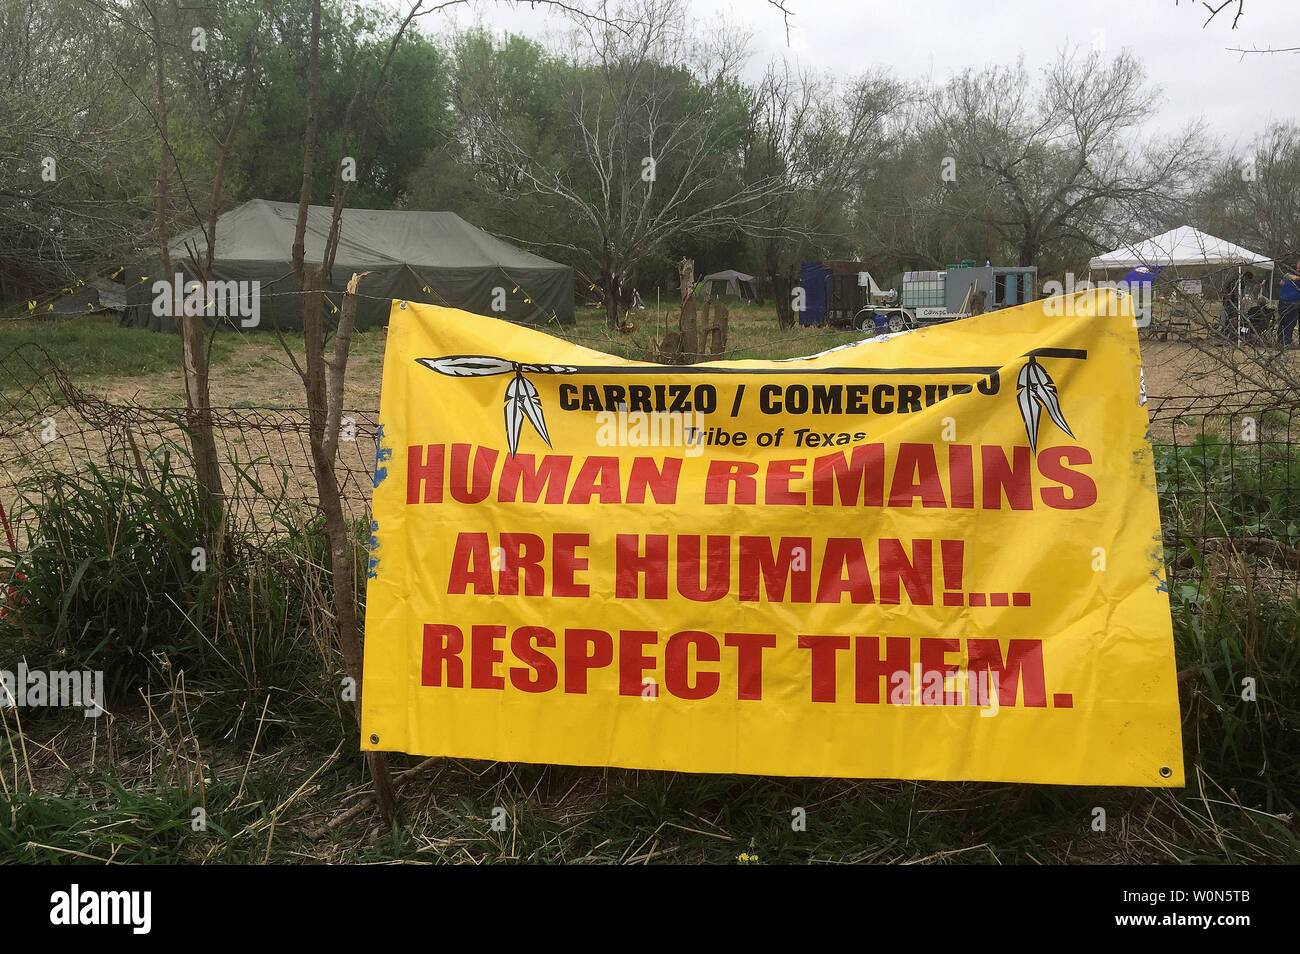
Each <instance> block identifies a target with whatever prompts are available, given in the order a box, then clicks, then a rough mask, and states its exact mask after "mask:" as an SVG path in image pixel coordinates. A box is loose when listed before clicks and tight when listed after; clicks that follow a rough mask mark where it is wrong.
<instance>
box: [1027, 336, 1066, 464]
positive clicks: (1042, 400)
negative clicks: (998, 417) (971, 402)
mask: <svg viewBox="0 0 1300 954" xmlns="http://www.w3.org/2000/svg"><path fill="white" fill-rule="evenodd" d="M1016 387H1017V388H1018V389H1019V390H1018V392H1017V393H1016V401H1017V402H1018V403H1019V404H1020V416H1021V417H1023V418H1024V419H1025V432H1026V433H1027V434H1028V435H1029V447H1030V448H1031V449H1032V450H1033V452H1034V453H1035V454H1037V453H1038V418H1039V416H1040V415H1041V413H1042V410H1041V409H1042V408H1047V413H1048V414H1050V415H1051V416H1052V420H1053V421H1055V422H1056V426H1057V427H1059V428H1060V429H1061V430H1063V431H1065V433H1067V434H1069V435H1070V436H1071V437H1073V436H1074V433H1073V432H1072V431H1071V430H1070V425H1069V424H1066V423H1065V415H1063V414H1062V413H1061V402H1060V400H1059V398H1058V397H1057V395H1056V385H1055V384H1053V383H1052V376H1051V375H1050V374H1048V373H1047V371H1046V369H1044V368H1043V366H1042V365H1041V364H1039V363H1038V360H1037V359H1036V358H1034V357H1033V356H1032V355H1031V356H1030V358H1029V361H1028V362H1027V363H1026V364H1025V366H1024V367H1023V368H1021V369H1020V376H1019V377H1018V378H1017V379H1016Z"/></svg>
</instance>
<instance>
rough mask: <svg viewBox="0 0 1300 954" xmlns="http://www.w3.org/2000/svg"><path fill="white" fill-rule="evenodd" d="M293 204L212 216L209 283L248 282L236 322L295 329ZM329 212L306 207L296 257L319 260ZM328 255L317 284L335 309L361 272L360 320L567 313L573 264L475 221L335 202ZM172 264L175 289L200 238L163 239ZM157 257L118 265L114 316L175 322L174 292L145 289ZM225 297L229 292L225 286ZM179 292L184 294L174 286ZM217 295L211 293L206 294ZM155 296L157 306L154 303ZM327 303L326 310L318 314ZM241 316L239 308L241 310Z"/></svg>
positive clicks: (552, 317) (161, 324) (153, 279)
mask: <svg viewBox="0 0 1300 954" xmlns="http://www.w3.org/2000/svg"><path fill="white" fill-rule="evenodd" d="M297 214H298V207H297V205H296V204H295V203H292V202H269V201H266V200H264V199H254V200H253V201H251V202H245V203H244V204H243V205H241V206H239V207H237V208H235V209H232V210H231V211H229V212H227V213H226V214H225V215H222V216H220V217H219V218H218V219H217V248H216V255H215V257H214V261H213V267H212V272H213V275H212V280H213V282H214V283H223V284H227V285H228V283H230V282H247V283H249V285H248V286H245V287H242V288H240V289H239V294H241V295H242V296H243V298H242V301H244V302H245V304H247V303H248V302H249V301H251V290H252V289H251V283H252V282H254V281H256V282H258V283H259V286H258V291H259V293H260V294H259V295H258V310H259V315H258V321H257V323H256V325H255V326H254V325H252V324H251V323H250V322H249V321H242V322H238V323H240V324H242V325H243V326H244V327H246V328H247V327H256V328H258V329H274V328H276V327H279V328H285V329H294V328H300V327H302V319H301V311H300V307H299V296H298V295H297V294H296V292H297V283H296V282H295V281H294V277H293V269H292V264H291V257H290V256H291V252H292V248H293V235H294V226H295V222H296V219H297ZM332 214H333V209H331V208H329V207H327V206H321V205H313V206H310V207H309V210H308V215H307V234H306V261H307V263H308V264H319V263H320V261H321V257H322V255H323V253H324V248H325V241H326V239H327V237H328V235H329V228H330V219H331V216H332ZM339 234H340V238H339V244H338V252H337V253H336V255H335V257H334V268H333V273H332V275H331V276H330V278H329V280H328V282H327V288H328V289H329V291H330V294H329V295H328V297H329V299H330V300H331V301H333V302H334V304H335V306H337V304H338V301H339V297H340V294H341V292H342V291H343V288H344V286H345V285H346V284H347V281H348V279H349V278H351V277H352V273H353V272H364V271H369V272H371V273H372V274H370V275H367V276H366V277H365V278H364V279H363V280H362V283H361V287H360V292H361V295H362V297H361V299H360V302H359V305H358V308H357V324H358V326H359V327H363V328H364V327H366V326H368V325H371V324H374V323H383V322H385V321H386V320H387V318H388V304H387V301H386V299H392V298H401V299H407V300H410V301H420V302H429V303H431V304H435V305H447V306H450V307H453V308H461V309H464V310H466V311H472V312H477V313H478V314H481V315H489V316H492V317H498V318H507V319H509V320H511V321H519V322H526V323H529V324H554V323H557V322H562V323H566V324H567V323H569V322H571V321H572V320H573V270H572V269H571V268H570V267H569V266H567V265H561V264H559V263H557V262H552V261H550V260H548V259H545V258H542V257H541V256H539V255H534V254H532V253H531V252H526V251H524V250H522V249H519V248H516V247H515V246H513V245H511V244H509V243H508V242H503V241H502V240H501V239H498V238H494V237H493V236H491V235H489V234H488V233H487V232H484V231H483V230H482V229H479V228H475V227H474V226H472V225H470V224H469V223H468V222H466V221H465V220H464V219H462V218H461V217H460V216H458V215H456V214H455V213H453V212H389V211H380V210H372V209H344V210H343V218H342V223H341V228H340V233H339ZM170 248H171V258H172V271H173V273H175V272H182V273H183V274H184V278H183V280H182V285H183V287H186V288H188V286H187V285H185V283H186V282H189V281H191V280H193V279H195V278H197V277H198V273H197V271H196V269H195V268H194V266H193V264H192V259H193V258H198V259H200V260H201V259H202V257H203V255H204V251H205V249H206V245H205V243H204V239H203V233H202V232H201V231H199V230H197V229H195V230H192V231H190V232H187V233H185V234H183V235H179V236H177V237H175V238H174V239H172V241H171V243H170ZM161 272H162V267H161V265H160V264H159V262H158V258H157V256H154V257H153V259H152V261H144V262H138V263H136V264H134V265H130V266H128V267H127V270H126V275H125V279H126V289H127V308H126V312H125V314H124V315H123V319H122V320H123V323H124V324H127V325H131V326H133V327H137V328H149V329H152V330H154V331H171V330H173V329H174V327H175V322H174V319H173V318H172V317H171V315H172V314H173V313H174V306H172V307H171V308H169V307H168V306H169V305H171V303H172V302H173V301H175V299H174V298H173V297H170V296H168V295H166V294H164V293H163V292H162V289H161V288H159V289H157V290H156V289H155V285H156V283H157V282H159V281H160V280H166V281H168V282H171V283H173V284H174V283H175V279H174V277H173V276H171V275H162V274H161ZM230 293H231V294H234V293H235V289H234V288H233V287H232V288H231V290H230ZM182 294H184V293H182ZM222 294H224V292H223V291H218V292H217V293H216V294H215V295H214V297H215V298H218V299H219V298H220V297H221V295H222ZM164 301H165V303H164ZM330 311H331V309H330V308H328V307H327V312H330ZM241 314H244V315H247V314H248V309H247V308H245V309H244V310H243V311H242V312H241Z"/></svg>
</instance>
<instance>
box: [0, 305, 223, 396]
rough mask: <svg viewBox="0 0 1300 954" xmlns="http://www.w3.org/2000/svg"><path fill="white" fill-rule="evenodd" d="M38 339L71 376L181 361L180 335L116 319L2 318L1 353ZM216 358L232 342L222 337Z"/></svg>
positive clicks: (146, 369) (159, 367)
mask: <svg viewBox="0 0 1300 954" xmlns="http://www.w3.org/2000/svg"><path fill="white" fill-rule="evenodd" d="M28 343H33V344H38V345H40V346H41V347H42V348H44V349H45V350H46V352H48V353H49V355H50V357H51V358H53V359H54V362H55V363H56V364H58V365H59V367H61V368H63V369H64V371H66V372H67V373H68V375H69V376H70V377H71V378H73V380H79V381H89V380H94V379H96V378H101V377H108V376H119V375H121V376H128V375H137V374H152V373H155V372H158V371H166V370H169V369H172V368H176V367H178V366H179V363H180V351H181V345H180V338H179V337H178V336H176V335H170V334H159V333H158V332H154V331H145V330H143V329H140V328H124V327H122V326H121V325H119V324H118V323H117V320H116V319H115V318H106V317H102V316H88V317H85V318H50V319H39V318H37V319H28V320H23V321H4V322H0V354H5V353H7V352H8V351H9V350H10V349H11V348H15V347H17V346H19V345H22V344H28ZM213 350H214V355H213V360H214V361H219V360H221V359H222V358H223V357H224V356H225V355H226V353H227V352H228V350H229V345H228V343H227V342H226V341H224V340H223V337H222V336H218V338H217V341H216V344H215V345H214V346H213Z"/></svg>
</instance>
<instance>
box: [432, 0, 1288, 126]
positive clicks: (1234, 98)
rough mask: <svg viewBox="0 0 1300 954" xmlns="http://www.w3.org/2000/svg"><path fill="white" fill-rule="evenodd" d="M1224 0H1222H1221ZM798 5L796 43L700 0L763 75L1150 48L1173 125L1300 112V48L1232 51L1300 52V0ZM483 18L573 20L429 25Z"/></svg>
mask: <svg viewBox="0 0 1300 954" xmlns="http://www.w3.org/2000/svg"><path fill="white" fill-rule="evenodd" d="M1221 2H1223V0H1212V5H1214V6H1217V5H1218V4H1219V3H1221ZM786 5H787V7H788V8H789V9H790V10H792V11H793V12H794V17H793V18H792V20H791V30H790V40H789V44H788V45H787V42H786V34H785V26H784V24H783V21H782V17H781V14H780V13H779V12H778V11H777V10H776V9H774V8H773V7H771V6H770V5H769V4H768V3H767V2H766V0H691V2H690V5H689V9H691V10H692V12H693V14H694V15H695V16H696V17H697V18H698V19H699V20H700V21H701V25H702V26H703V25H704V24H707V23H708V22H710V21H716V19H717V18H718V17H719V16H722V17H725V18H726V19H727V20H729V21H732V22H738V23H742V24H744V25H745V26H746V27H748V29H749V30H750V31H752V33H753V37H754V39H753V50H754V55H753V58H752V59H751V61H750V64H749V71H750V73H751V74H757V73H759V72H761V71H762V68H763V65H764V64H766V63H767V62H768V61H769V60H771V59H773V58H777V59H779V58H781V57H787V58H789V59H791V60H793V61H797V62H799V63H800V64H803V65H806V66H811V67H814V68H816V69H824V70H827V71H830V72H831V73H833V74H835V75H836V76H838V77H841V78H845V79H847V78H849V77H852V76H854V75H856V74H858V73H861V72H863V71H865V70H867V69H870V68H873V67H882V66H883V67H889V68H891V69H892V70H893V71H894V72H895V74H897V75H898V76H900V77H902V78H906V79H925V78H927V77H928V78H931V79H933V80H935V81H940V82H941V81H943V80H944V79H946V78H947V77H949V76H951V75H952V74H954V73H957V72H960V71H961V70H963V69H965V68H966V67H976V68H978V67H982V66H987V65H991V64H1013V63H1015V61H1016V59H1017V58H1018V57H1020V56H1021V55H1022V54H1023V56H1024V58H1025V62H1026V64H1027V65H1028V66H1029V67H1030V68H1031V69H1037V68H1039V67H1041V66H1043V65H1044V64H1046V63H1047V62H1048V61H1049V60H1050V59H1052V58H1053V56H1054V55H1055V53H1056V51H1058V50H1059V49H1061V48H1062V47H1064V46H1075V45H1077V46H1082V47H1084V48H1085V49H1088V48H1091V47H1092V45H1093V43H1094V42H1099V43H1103V44H1105V49H1106V50H1107V51H1109V52H1111V53H1114V52H1117V51H1118V50H1119V49H1120V48H1122V47H1125V46H1127V47H1132V48H1133V49H1135V50H1137V51H1138V53H1139V54H1140V56H1141V59H1142V61H1143V62H1144V63H1145V65H1146V68H1147V74H1148V77H1149V79H1150V80H1151V81H1153V82H1155V83H1157V84H1159V85H1160V86H1161V87H1162V88H1163V90H1164V93H1165V105H1164V108H1163V110H1162V111H1161V113H1160V114H1159V116H1157V117H1153V121H1154V122H1155V123H1156V125H1157V126H1158V127H1159V128H1160V129H1161V130H1162V131H1172V130H1173V129H1175V128H1178V127H1180V126H1182V125H1183V124H1184V123H1186V122H1187V121H1188V120H1191V119H1194V118H1197V117H1204V119H1205V120H1206V122H1207V123H1208V125H1209V128H1210V130H1211V131H1212V132H1213V133H1214V134H1215V135H1217V136H1219V137H1221V138H1222V139H1223V140H1224V142H1225V144H1227V145H1232V144H1240V145H1244V144H1245V143H1246V142H1248V141H1249V140H1250V139H1251V137H1252V136H1253V135H1254V134H1255V133H1256V132H1257V131H1258V130H1260V129H1262V128H1264V127H1265V126H1266V125H1267V124H1268V123H1269V122H1271V121H1277V120H1288V119H1289V120H1295V119H1300V54H1297V53H1275V54H1258V53H1252V54H1246V55H1243V54H1241V53H1236V52H1231V51H1230V50H1229V48H1230V47H1237V48H1242V49H1251V48H1267V47H1270V46H1272V47H1300V0H1244V13H1243V15H1242V17H1241V19H1240V21H1239V22H1238V24H1237V29H1236V30H1233V29H1231V26H1232V16H1231V14H1232V13H1233V12H1234V11H1235V9H1236V0H1230V2H1229V6H1228V7H1227V8H1225V9H1224V10H1223V11H1222V12H1221V13H1220V14H1219V15H1218V16H1217V17H1216V18H1215V19H1214V20H1213V22H1211V23H1210V24H1209V26H1207V27H1205V28H1204V29H1203V28H1202V25H1203V24H1204V23H1205V19H1206V16H1207V11H1206V9H1205V7H1204V6H1202V4H1201V3H1200V2H1199V0H1195V2H1193V0H1178V2H1175V0H1075V2H1065V0H786ZM476 20H479V21H481V22H482V24H483V25H484V26H485V27H487V28H489V29H491V30H493V31H494V32H502V31H505V30H509V31H511V32H515V33H522V34H525V35H528V36H533V37H535V38H538V39H544V38H545V37H546V36H547V34H548V33H552V34H553V33H554V31H555V30H556V25H557V24H558V23H559V19H558V18H557V16H556V15H555V14H548V13H546V12H543V10H541V9H537V10H533V9H530V8H528V7H527V6H522V7H520V6H510V5H508V4H503V3H493V2H491V0H472V2H471V5H470V7H469V8H468V9H466V8H460V9H459V10H458V11H456V12H454V13H451V14H447V13H441V14H435V15H433V16H431V17H427V18H425V19H424V20H423V23H424V29H425V30H426V31H427V32H437V30H438V28H439V27H440V26H443V27H445V26H447V25H449V24H452V23H456V24H460V25H469V24H472V23H474V22H475V21H476Z"/></svg>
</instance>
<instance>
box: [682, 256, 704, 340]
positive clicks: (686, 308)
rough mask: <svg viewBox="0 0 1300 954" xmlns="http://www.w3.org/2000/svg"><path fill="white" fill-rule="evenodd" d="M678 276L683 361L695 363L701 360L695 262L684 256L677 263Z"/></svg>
mask: <svg viewBox="0 0 1300 954" xmlns="http://www.w3.org/2000/svg"><path fill="white" fill-rule="evenodd" d="M677 276H678V278H679V279H680V280H681V286H682V315H681V319H680V322H679V326H680V328H681V332H682V363H683V364H694V363H695V362H696V361H697V360H699V351H700V347H699V326H698V325H697V323H696V320H695V262H694V261H693V260H692V259H689V258H683V259H682V260H681V261H680V262H678V263H677Z"/></svg>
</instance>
